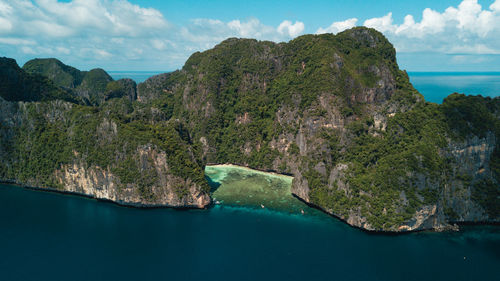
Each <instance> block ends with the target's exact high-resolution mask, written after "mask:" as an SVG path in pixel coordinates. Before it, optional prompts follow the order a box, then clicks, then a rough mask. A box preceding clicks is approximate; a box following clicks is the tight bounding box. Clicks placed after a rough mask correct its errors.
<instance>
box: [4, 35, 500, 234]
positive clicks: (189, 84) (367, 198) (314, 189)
mask: <svg viewBox="0 0 500 281" xmlns="http://www.w3.org/2000/svg"><path fill="white" fill-rule="evenodd" d="M6 63H11V64H12V62H8V61H7V62H6ZM14 64H15V62H14ZM12 67H13V68H15V67H14V66H12ZM24 69H25V70H26V71H27V72H28V73H25V72H24V71H23V70H21V69H17V70H16V71H17V72H16V73H21V74H20V75H21V76H23V77H28V78H23V79H28V80H29V81H31V82H30V83H33V84H34V85H35V84H36V83H39V84H40V85H41V86H40V87H39V89H42V90H40V91H38V90H37V91H35V90H33V89H34V88H30V90H29V91H27V92H26V93H29V95H31V96H22V95H19V91H14V90H12V89H14V86H12V85H11V86H9V87H10V88H9V89H10V90H9V92H8V93H9V94H4V95H3V96H2V97H4V98H6V99H7V100H25V101H39V100H42V101H45V102H42V103H28V104H27V105H26V106H25V107H20V108H17V110H18V111H19V112H20V115H19V116H22V118H23V119H22V122H20V124H21V125H20V126H18V127H16V126H14V127H12V128H11V127H10V125H9V124H8V123H7V122H6V123H5V124H4V123H0V125H1V127H0V132H1V133H2V142H1V144H2V147H3V148H5V147H9V148H10V147H12V148H13V149H12V150H10V151H3V150H9V149H3V150H2V149H0V153H1V154H0V155H9V156H8V157H9V158H12V159H16V160H15V161H12V162H7V163H6V162H5V161H0V163H1V166H0V168H1V169H2V173H1V174H0V175H2V176H3V177H7V178H16V179H20V180H21V181H35V182H38V183H41V184H45V185H51V186H55V185H57V184H58V183H57V182H56V181H55V180H54V178H55V177H54V173H55V171H57V170H58V169H60V168H61V167H62V165H64V164H70V163H73V161H76V160H78V161H83V162H84V163H86V165H87V166H88V167H93V166H99V167H107V168H109V169H110V170H111V171H112V172H113V174H115V175H116V176H117V177H118V178H119V179H120V184H121V188H123V187H126V186H135V187H136V188H137V189H138V190H139V192H140V194H141V195H142V196H143V198H148V199H154V196H155V194H154V192H153V191H152V187H153V186H154V185H155V184H157V183H158V181H159V178H160V177H161V176H162V173H163V172H159V171H158V170H156V169H154V168H153V166H154V165H153V163H152V161H153V160H154V159H153V158H152V156H151V155H149V154H148V153H149V152H145V151H150V150H154V151H156V152H158V153H160V152H161V153H165V157H166V162H167V165H168V169H169V171H168V172H169V173H171V174H172V175H176V176H178V177H181V178H183V179H189V180H191V181H194V182H196V183H198V184H199V185H200V186H202V189H203V191H204V192H208V191H209V189H208V185H207V184H206V181H205V178H204V172H203V167H204V165H205V164H206V163H234V164H244V165H247V166H250V167H253V168H259V169H273V170H278V171H281V172H291V173H301V175H302V177H303V178H304V179H306V180H307V188H309V190H310V193H309V197H310V199H311V202H312V203H314V204H316V205H318V206H320V207H322V208H324V209H325V210H328V211H329V212H331V213H333V214H335V215H338V216H341V217H344V218H348V217H349V216H350V215H352V214H356V215H358V216H359V217H362V218H363V219H366V222H367V223H368V224H369V225H370V226H371V227H372V228H374V229H384V230H394V229H397V227H399V226H401V225H402V224H403V223H406V222H408V221H409V220H410V219H411V218H412V217H413V216H414V215H415V212H416V211H418V210H420V209H421V208H422V207H423V206H432V205H438V206H440V207H439V208H443V209H442V210H440V211H441V212H444V213H445V215H446V216H447V217H448V218H450V219H453V220H455V219H461V216H462V215H463V214H461V213H459V212H458V211H457V210H455V209H453V206H450V205H449V204H448V203H447V201H446V200H445V199H444V198H445V197H446V196H445V193H446V192H449V190H447V189H446V188H445V186H447V185H450V184H455V183H456V184H457V186H458V187H457V188H462V187H463V188H469V187H471V190H472V193H473V194H472V196H471V198H472V199H471V198H469V199H467V200H474V201H475V202H477V203H478V204H480V205H481V206H483V208H484V209H485V210H486V211H487V213H488V214H489V215H490V216H491V217H493V218H498V210H496V208H495V205H498V204H497V203H498V195H495V194H497V193H498V191H499V188H498V179H499V175H500V146H499V144H498V140H499V139H500V123H499V118H498V116H499V112H500V100H499V99H498V98H496V99H491V98H483V97H480V96H477V97H470V96H469V97H467V96H464V95H460V94H453V95H450V96H449V97H448V98H446V99H445V100H444V102H443V104H442V105H437V104H433V103H427V102H425V101H424V100H423V97H422V96H421V95H420V94H419V93H418V92H417V91H416V90H415V89H414V88H413V86H412V85H411V83H410V81H409V78H408V75H407V73H406V72H404V71H401V70H399V68H398V65H397V62H396V57H395V50H394V48H393V46H392V45H391V44H390V43H389V42H388V41H387V40H386V39H385V38H384V36H383V35H382V34H381V33H379V32H377V31H375V30H372V29H367V28H363V27H359V28H353V29H351V30H348V31H345V32H342V33H339V34H337V35H332V34H323V35H305V36H300V37H298V38H296V39H294V40H292V41H290V42H289V43H280V44H275V43H272V42H259V41H257V40H250V39H235V38H231V39H227V40H225V41H223V42H222V43H220V44H219V45H217V46H216V47H215V48H213V49H211V50H208V51H205V52H203V53H199V52H198V53H195V54H193V55H192V56H191V57H190V58H189V59H188V61H187V62H186V64H185V65H184V67H183V68H182V69H181V70H178V71H175V72H172V73H168V74H163V75H158V76H155V77H151V78H150V79H148V80H147V81H146V82H145V83H141V84H140V85H139V86H138V87H137V88H138V91H137V92H136V87H135V84H134V83H130V81H128V82H127V81H124V80H119V81H112V79H111V77H109V75H108V74H107V73H106V72H105V71H103V70H101V69H94V70H91V71H89V72H80V71H78V70H76V69H74V68H71V67H69V66H65V65H64V64H62V63H61V62H59V61H57V60H34V61H31V62H29V63H27V64H26V65H25V66H24ZM0 74H1V73H0ZM42 75H43V76H42ZM0 77H2V75H0ZM30 79H31V80H30ZM37 79H39V80H37ZM49 79H52V80H49ZM22 81H24V82H22ZM22 81H21V82H22V83H24V84H29V83H27V82H26V81H27V80H22ZM33 81H35V82H33ZM36 81H38V82H36ZM21 82H20V83H21ZM0 85H3V84H0ZM36 85H38V84H36ZM0 87H2V86H0ZM3 87H5V86H3ZM37 89H38V88H37ZM44 89H49V90H44ZM137 94H139V95H140V102H139V101H136V100H135V99H136V95H137ZM16 95H17V96H16ZM58 97H60V99H64V100H70V101H72V102H73V103H61V102H58V101H51V100H54V99H59V98H58ZM71 98H73V100H71ZM13 131H14V132H13ZM10 135H13V136H14V138H12V139H7V137H5V136H10ZM492 136H493V137H492ZM475 137H477V138H485V137H488V141H493V140H494V141H496V144H495V145H496V149H495V151H494V152H493V154H492V156H491V161H490V162H489V164H488V165H485V166H484V167H482V168H483V169H485V171H483V172H484V175H482V176H477V175H476V174H475V173H476V171H462V170H460V169H462V168H461V167H460V165H459V164H458V163H457V161H458V160H457V159H455V158H454V156H453V155H452V152H451V150H452V146H453V145H460V144H462V143H464V141H466V140H467V141H470V140H473V139H477V138H475ZM4 138H5V139H4ZM12 144H15V145H12ZM299 146H300V148H299ZM48 151H50V152H51V154H50V155H48V154H47V153H48ZM145 155H146V156H145ZM488 169H491V172H492V173H490V170H488ZM332 174H333V175H334V176H331V175H332ZM5 175H7V176H5ZM174 192H175V193H176V194H177V196H178V197H179V198H183V197H184V196H186V195H188V190H187V189H186V188H185V187H183V186H182V185H175V188H174ZM441 206H442V207H441Z"/></svg>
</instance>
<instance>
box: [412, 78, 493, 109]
mask: <svg viewBox="0 0 500 281" xmlns="http://www.w3.org/2000/svg"><path fill="white" fill-rule="evenodd" d="M408 75H409V76H410V81H411V83H412V84H413V86H414V87H415V88H416V89H417V90H418V91H419V92H420V93H421V94H423V95H424V97H425V99H426V100H427V101H430V102H435V103H442V102H443V99H444V98H445V97H447V96H448V95H450V94H452V93H454V92H457V93H462V94H467V95H482V96H488V97H498V96H500V72H409V73H408Z"/></svg>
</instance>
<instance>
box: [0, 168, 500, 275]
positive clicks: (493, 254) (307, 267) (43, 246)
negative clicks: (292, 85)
mask: <svg viewBox="0 0 500 281" xmlns="http://www.w3.org/2000/svg"><path fill="white" fill-rule="evenodd" d="M207 175H209V177H210V176H211V177H212V178H211V180H212V181H213V183H214V182H215V183H219V184H220V185H219V186H218V189H217V190H215V191H214V196H215V197H216V198H217V200H220V201H222V200H224V202H223V203H221V204H219V205H215V206H214V207H213V208H210V209H208V210H174V209H135V208H126V207H120V206H118V205H116V204H111V203H105V202H98V201H96V200H93V199H88V198H82V197H77V196H72V195H62V194H56V193H47V192H42V191H34V190H28V189H23V188H19V187H17V186H10V185H0V280H200V279H203V280H454V281H455V280H494V279H496V278H497V276H498V274H499V269H498V265H499V264H500V229H499V227H498V226H473V227H472V226H464V227H462V231H461V232H446V233H434V232H421V233H411V234H406V235H398V236H392V235H374V234H369V233H365V232H363V231H360V230H358V229H354V228H352V227H350V226H348V225H346V224H345V223H343V222H340V221H339V220H337V219H335V218H333V217H330V216H328V215H326V214H323V213H322V212H319V211H316V210H314V209H310V208H309V209H308V208H307V206H305V204H303V203H302V202H300V201H298V200H297V199H295V198H291V199H294V200H295V201H291V202H290V203H291V204H292V205H288V206H289V207H285V208H283V204H282V203H283V202H282V200H287V197H286V196H284V197H283V195H287V193H286V184H280V182H281V183H286V182H287V181H289V180H290V178H288V177H282V176H277V175H266V174H262V173H261V172H253V171H251V170H247V169H244V168H237V167H233V168H229V167H219V169H218V170H217V169H215V170H212V171H210V167H207ZM213 183H212V184H213ZM276 184H277V186H278V187H279V188H278V187H277V186H274V185H276ZM245 185H250V187H249V186H247V187H245ZM252 185H253V186H252ZM259 185H261V186H260V187H259ZM238 186H239V187H240V188H246V189H247V191H252V190H253V193H252V195H253V196H252V197H247V198H245V197H243V198H241V197H240V198H238V199H237V198H236V197H235V196H236V195H237V194H238V192H237V190H235V189H234V188H235V187H238ZM266 186H267V187H271V188H274V189H273V190H272V191H268V193H267V194H266V193H265V192H264V193H263V194H261V193H262V192H261V191H265V190H264V189H265V187H266ZM224 188H226V189H224ZM231 196H232V197H231ZM259 196H260V198H259V199H256V197H259ZM231 198H232V199H231ZM261 199H262V200H264V203H263V205H264V206H265V208H262V207H261V206H260V203H258V202H260V201H259V200H261ZM277 199H280V200H277ZM236 201H240V202H236ZM271 201H273V202H271ZM293 204H297V205H293ZM290 206H292V207H290ZM299 209H304V211H305V214H302V213H301V212H300V210H299Z"/></svg>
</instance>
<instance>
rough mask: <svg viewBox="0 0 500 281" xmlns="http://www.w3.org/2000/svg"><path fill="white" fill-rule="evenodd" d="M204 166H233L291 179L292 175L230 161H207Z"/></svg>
mask: <svg viewBox="0 0 500 281" xmlns="http://www.w3.org/2000/svg"><path fill="white" fill-rule="evenodd" d="M206 167H216V168H218V167H220V168H235V169H241V170H247V171H249V172H254V173H259V174H265V175H267V176H269V175H271V176H275V177H279V178H287V179H292V180H293V175H292V174H282V173H279V172H277V171H275V170H264V169H257V168H252V167H249V166H242V165H238V164H231V163H225V164H214V163H207V164H206V165H205V168H206Z"/></svg>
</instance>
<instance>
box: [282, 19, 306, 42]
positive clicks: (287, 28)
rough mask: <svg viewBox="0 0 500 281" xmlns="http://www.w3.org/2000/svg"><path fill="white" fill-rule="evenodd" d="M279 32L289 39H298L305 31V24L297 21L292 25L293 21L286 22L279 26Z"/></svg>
mask: <svg viewBox="0 0 500 281" xmlns="http://www.w3.org/2000/svg"><path fill="white" fill-rule="evenodd" d="M277 30H278V32H279V33H280V34H283V35H288V36H289V37H292V38H293V37H296V36H298V35H300V34H301V33H302V32H303V31H304V23H303V22H300V21H296V22H295V23H294V24H292V22H291V21H289V20H285V21H283V22H281V23H280V25H279V26H278V29H277Z"/></svg>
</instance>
